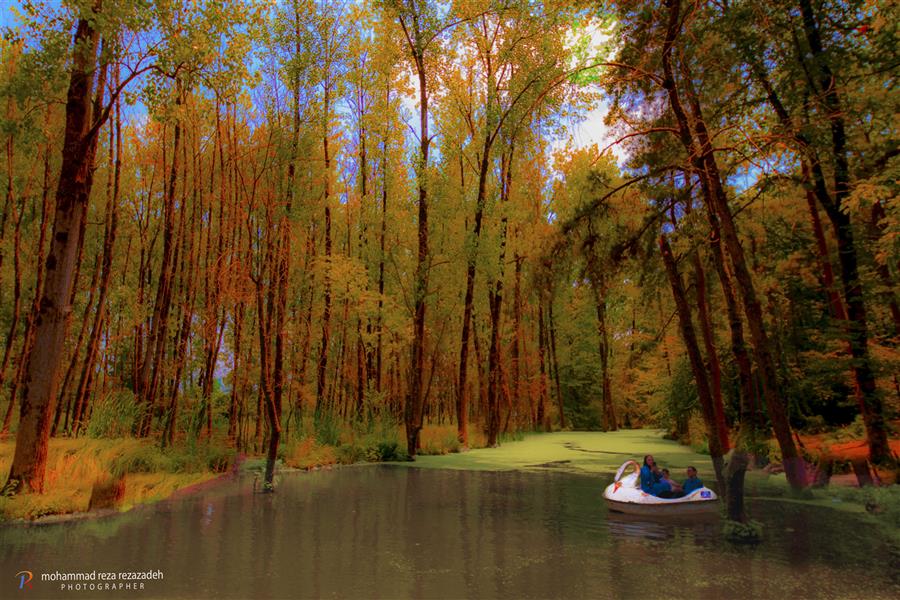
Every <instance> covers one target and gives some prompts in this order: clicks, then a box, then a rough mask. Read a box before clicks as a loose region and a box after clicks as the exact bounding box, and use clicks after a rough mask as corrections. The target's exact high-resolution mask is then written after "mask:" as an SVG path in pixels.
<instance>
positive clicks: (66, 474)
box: [0, 438, 215, 520]
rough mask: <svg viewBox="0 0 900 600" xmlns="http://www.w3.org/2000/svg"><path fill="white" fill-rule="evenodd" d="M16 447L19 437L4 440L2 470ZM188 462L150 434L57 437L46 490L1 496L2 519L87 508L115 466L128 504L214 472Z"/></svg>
mask: <svg viewBox="0 0 900 600" xmlns="http://www.w3.org/2000/svg"><path fill="white" fill-rule="evenodd" d="M14 449H15V442H14V440H11V439H10V440H4V441H2V442H0V473H4V474H5V473H8V472H9V468H10V465H11V464H12V457H13V452H14ZM186 464H187V463H185V462H184V461H181V462H179V461H176V460H173V459H172V457H171V456H170V455H168V454H165V453H163V451H161V450H159V449H158V448H156V447H155V446H154V445H153V442H152V441H149V440H135V439H116V440H107V439H101V440H96V439H89V438H80V439H52V440H50V448H49V452H48V456H47V472H46V478H45V480H44V481H45V482H44V493H43V494H20V495H17V496H13V497H10V498H0V520H5V519H17V518H20V519H36V518H38V517H42V516H45V515H51V514H69V513H75V512H83V511H86V510H87V509H88V502H89V501H90V497H91V488H92V487H93V485H94V484H95V483H97V482H103V481H107V480H109V479H110V477H111V476H112V474H113V473H114V472H118V473H121V474H124V476H125V497H124V499H123V500H122V503H121V505H120V508H121V509H123V510H125V509H128V508H130V507H132V506H134V505H135V504H140V503H142V502H149V501H155V500H160V499H162V498H165V497H167V496H169V495H170V494H171V493H172V492H174V491H175V490H177V489H180V488H183V487H186V486H189V485H193V484H195V483H199V482H202V481H206V480H208V479H210V478H212V477H214V476H215V473H213V472H211V471H209V470H208V469H205V468H182V467H184V466H185V465H186ZM172 471H180V472H172Z"/></svg>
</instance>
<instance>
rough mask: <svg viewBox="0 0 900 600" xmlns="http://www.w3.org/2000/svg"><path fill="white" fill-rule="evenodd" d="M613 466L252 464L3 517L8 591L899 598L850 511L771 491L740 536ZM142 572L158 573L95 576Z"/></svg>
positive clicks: (894, 556) (897, 578)
mask: <svg viewBox="0 0 900 600" xmlns="http://www.w3.org/2000/svg"><path fill="white" fill-rule="evenodd" d="M610 478H611V477H610ZM606 483H607V481H604V480H601V478H598V477H588V476H579V475H571V474H563V473H553V472H541V473H533V472H531V473H529V472H501V473H491V472H473V471H444V470H419V469H414V468H404V467H396V466H394V467H392V466H366V467H354V468H344V469H337V470H334V471H319V472H314V473H296V474H294V473H291V474H285V475H283V476H282V477H281V482H280V485H279V488H278V492H277V493H276V494H257V493H254V492H253V479H252V477H249V476H243V477H241V478H239V479H236V480H234V481H231V482H226V483H224V484H222V485H217V486H214V487H213V488H211V489H207V490H204V491H201V492H198V493H196V494H193V495H190V496H187V497H183V498H179V499H173V500H169V501H165V502H160V503H158V504H155V505H151V506H146V507H142V508H139V509H137V510H133V511H131V512H128V513H125V514H122V515H117V516H112V517H107V518H101V519H93V520H88V521H78V522H69V523H62V524H54V525H40V526H30V527H23V526H6V527H2V528H0V568H2V571H0V573H2V579H0V582H2V583H0V589H2V593H0V597H3V598H13V597H19V596H18V595H16V594H17V593H18V590H16V588H17V587H18V586H19V583H20V581H21V576H19V577H16V576H15V574H16V573H18V572H20V571H23V570H28V571H31V572H32V573H33V576H34V579H33V580H32V582H31V583H32V586H33V587H32V589H31V590H27V591H26V593H27V595H26V594H25V593H23V595H22V596H21V597H22V598H25V597H28V598H45V597H53V598H79V597H80V598H94V597H99V598H120V597H129V598H130V597H144V598H150V597H153V598H156V597H167V598H322V597H338V598H639V599H645V598H898V597H900V569H898V562H897V561H898V552H897V549H896V548H894V547H892V546H889V545H888V544H887V543H886V542H884V541H882V538H881V536H880V535H879V534H878V532H877V531H876V530H874V529H873V528H869V527H865V526H861V525H860V524H859V523H857V522H854V521H852V518H851V517H848V516H846V515H842V514H840V513H837V512H834V511H830V510H827V509H812V508H809V507H805V506H801V505H795V504H786V503H773V502H760V503H757V504H755V505H753V507H752V510H753V514H754V516H755V517H756V518H757V519H758V520H761V521H763V522H765V523H766V534H767V537H766V539H765V541H764V542H763V543H761V544H759V545H757V546H753V547H734V546H731V545H729V544H727V543H725V542H723V541H722V539H721V536H720V533H719V530H720V524H719V522H718V519H717V518H716V517H712V519H711V520H702V521H696V522H680V523H671V522H665V521H659V522H652V521H647V520H641V519H639V518H638V519H636V518H626V517H624V516H616V515H615V514H614V513H613V514H610V513H608V512H607V510H606V508H605V506H604V505H603V503H602V499H601V496H600V494H601V492H602V490H603V487H604V486H605V484H606ZM57 571H58V572H59V573H61V574H65V573H73V572H86V573H88V574H91V573H94V575H95V577H96V578H95V579H94V581H93V582H88V583H81V584H80V585H81V586H83V587H82V590H81V591H78V589H77V588H76V587H74V584H73V588H72V589H71V590H69V589H67V588H64V589H61V587H64V584H62V583H60V582H55V583H51V582H47V581H42V580H41V578H42V574H54V573H55V572H57ZM147 571H161V574H162V577H163V579H162V580H158V579H157V580H144V588H143V590H141V589H139V588H138V589H137V590H135V589H134V588H132V589H128V588H124V587H122V588H121V589H115V587H113V589H110V590H105V589H102V587H103V585H104V584H103V583H101V582H100V581H99V576H100V575H99V574H100V573H104V572H106V573H114V574H115V577H116V580H114V583H113V586H116V585H120V586H121V585H122V580H121V576H120V575H119V573H123V572H125V573H127V572H147ZM14 580H15V583H14ZM116 581H118V582H116ZM129 583H130V582H129ZM91 584H93V585H95V586H98V585H99V586H100V587H101V589H100V590H99V591H98V590H97V588H94V590H93V591H91V589H90V588H89V587H88V588H87V589H85V586H89V585H91ZM66 585H67V584H66ZM106 585H108V582H107V583H106ZM132 585H136V584H132Z"/></svg>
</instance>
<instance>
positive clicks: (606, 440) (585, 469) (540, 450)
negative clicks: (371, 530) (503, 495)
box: [413, 429, 712, 478]
mask: <svg viewBox="0 0 900 600" xmlns="http://www.w3.org/2000/svg"><path fill="white" fill-rule="evenodd" d="M662 436H663V432H662V431H660V430H655V429H629V430H621V431H614V432H608V433H606V432H597V431H561V432H557V433H535V434H528V435H525V436H524V438H523V439H521V440H519V441H508V442H504V443H501V445H500V446H498V447H496V448H478V449H474V450H469V451H468V452H462V453H459V454H449V455H446V456H418V457H417V458H416V461H415V463H413V464H414V465H415V466H417V467H424V468H440V469H471V470H481V471H508V470H517V469H557V470H558V469H563V470H568V471H572V472H581V473H611V472H614V471H615V470H616V469H618V468H619V466H621V464H622V463H623V462H625V461H626V460H629V459H633V460H637V461H638V462H640V461H641V460H642V459H643V457H644V455H645V454H652V455H653V456H654V458H655V459H656V462H658V463H659V464H660V465H663V466H665V467H667V468H668V469H670V470H671V471H672V476H673V477H676V478H677V477H680V476H681V474H682V472H683V471H684V469H686V468H687V467H688V466H695V467H697V469H698V470H699V471H700V474H701V477H703V476H706V477H710V478H711V477H712V461H711V460H710V458H709V456H705V455H703V454H699V453H697V452H695V451H694V450H692V449H691V448H690V447H688V446H682V445H680V444H678V443H677V442H672V441H669V440H665V439H663V437H662Z"/></svg>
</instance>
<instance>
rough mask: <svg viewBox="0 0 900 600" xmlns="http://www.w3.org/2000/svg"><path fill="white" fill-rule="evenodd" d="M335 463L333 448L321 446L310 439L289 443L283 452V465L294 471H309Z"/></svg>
mask: <svg viewBox="0 0 900 600" xmlns="http://www.w3.org/2000/svg"><path fill="white" fill-rule="evenodd" d="M336 462H337V457H336V456H335V453H334V448H332V447H331V446H321V445H319V444H317V443H316V440H315V439H313V438H311V437H310V438H306V439H305V440H300V441H298V442H293V443H291V444H290V445H289V446H288V447H287V448H285V451H284V464H286V465H287V466H289V467H293V468H295V469H311V468H312V467H319V466H323V465H333V464H335V463H336Z"/></svg>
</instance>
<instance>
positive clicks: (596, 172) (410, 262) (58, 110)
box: [0, 0, 900, 520]
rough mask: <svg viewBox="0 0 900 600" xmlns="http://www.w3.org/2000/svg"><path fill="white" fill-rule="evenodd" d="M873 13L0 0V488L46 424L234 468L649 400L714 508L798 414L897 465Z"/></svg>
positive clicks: (802, 427) (851, 3) (894, 213)
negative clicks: (0, 149)
mask: <svg viewBox="0 0 900 600" xmlns="http://www.w3.org/2000/svg"><path fill="white" fill-rule="evenodd" d="M898 23H900V5H898V4H897V3H896V2H894V1H892V0H847V1H841V2H826V1H819V0H797V1H796V2H794V1H791V2H785V1H782V0H772V1H770V2H752V1H747V0H709V1H700V0H661V1H659V2H640V1H630V0H621V1H616V2H607V1H605V0H597V1H581V0H558V1H557V0H552V1H539V0H459V1H454V2H438V1H436V0H371V1H370V0H358V1H353V0H285V1H283V2H264V1H262V0H259V1H249V0H247V1H244V0H206V1H204V0H191V1H187V0H66V1H64V2H62V3H58V2H41V1H33V2H22V5H21V6H20V7H19V8H17V9H16V11H15V22H14V23H13V24H9V25H8V26H7V27H6V28H5V30H4V35H3V38H2V45H0V63H2V69H0V122H2V128H0V129H2V131H0V138H2V142H3V146H4V153H3V157H2V159H0V182H2V184H3V188H4V191H3V194H2V195H3V198H2V201H0V209H2V210H0V240H2V241H0V418H2V425H0V428H2V435H3V436H4V437H5V438H8V439H9V440H10V443H12V441H13V440H14V442H15V450H14V455H13V456H12V458H11V460H10V461H9V463H6V464H8V465H9V467H8V469H9V470H8V472H4V473H3V476H4V479H3V480H2V481H0V483H2V484H4V487H3V495H4V496H13V495H18V494H40V493H42V492H43V491H44V487H45V480H46V478H45V473H46V471H47V462H48V448H49V447H50V445H51V444H52V440H55V439H59V438H67V439H68V438H85V437H86V438H97V439H106V438H129V439H131V438H137V439H144V440H150V441H152V442H153V443H154V444H155V445H156V446H157V447H159V448H161V449H166V448H174V447H184V446H185V445H190V447H191V448H194V449H196V448H204V447H205V448H207V450H206V452H211V450H209V448H217V449H219V450H220V451H221V452H222V453H223V455H224V453H242V454H247V455H253V456H262V455H265V456H266V457H267V459H268V460H267V466H266V473H265V482H266V485H268V486H271V484H272V479H273V472H274V469H275V465H276V459H279V458H284V455H285V453H286V452H289V450H287V449H290V448H295V447H297V445H298V444H300V445H302V444H303V443H306V442H307V441H308V443H306V447H307V448H308V447H310V444H312V445H317V446H322V447H324V446H325V445H329V444H330V445H332V446H336V445H340V444H341V440H344V441H346V439H347V436H348V435H350V436H352V435H354V432H356V433H358V434H360V435H361V434H362V433H365V432H369V433H371V432H372V431H375V430H376V429H377V430H379V431H381V430H390V431H393V432H394V434H395V438H394V440H395V441H394V442H393V443H388V441H384V442H383V443H381V444H380V445H377V446H373V448H372V449H371V452H367V453H364V454H365V455H364V456H359V457H357V458H358V459H363V460H364V459H369V460H379V459H383V460H388V459H397V458H409V459H415V457H416V455H417V454H419V453H422V452H426V451H429V448H430V447H431V445H432V442H433V440H432V441H428V440H425V439H424V438H425V437H426V436H428V435H431V436H432V437H434V436H435V435H437V436H438V437H441V436H443V437H442V438H441V442H440V444H443V450H447V449H449V450H451V451H462V450H466V449H468V448H474V447H493V446H496V445H498V444H500V443H502V442H504V441H505V440H509V439H513V438H514V437H515V436H517V435H522V434H523V433H524V432H538V431H551V430H561V429H562V430H565V429H575V430H602V431H613V430H616V429H619V428H626V429H629V428H660V429H664V430H666V431H668V432H669V435H670V436H672V437H673V438H676V439H682V440H684V441H685V443H692V444H694V445H695V446H696V447H702V449H703V452H705V453H706V452H708V454H709V455H710V456H711V457H712V461H713V464H714V466H715V469H716V474H715V479H716V480H717V481H718V483H719V489H722V490H724V489H729V490H732V491H735V493H734V494H730V495H729V502H731V500H732V498H733V497H734V498H739V496H740V494H739V493H738V492H739V491H740V490H741V489H742V488H741V485H742V484H741V481H742V478H743V473H744V470H745V469H746V468H747V465H748V464H749V463H750V461H751V457H752V456H755V455H759V454H761V453H762V454H766V455H769V456H771V457H772V458H773V460H776V461H777V462H781V463H782V464H783V467H784V470H785V474H786V477H787V481H788V483H789V484H790V486H791V487H792V488H794V489H795V490H800V489H803V488H805V487H806V486H808V485H809V484H810V483H811V482H812V481H813V479H814V473H813V471H814V468H815V464H814V457H810V456H809V455H808V453H807V452H806V451H805V450H804V448H803V445H802V442H801V441H800V438H799V436H798V433H801V432H802V433H811V434H817V433H823V432H833V431H837V430H852V431H856V432H857V436H858V438H859V439H861V440H864V442H865V445H866V458H867V460H866V461H864V463H865V464H864V466H865V469H866V470H867V471H868V470H869V469H872V470H873V475H874V474H875V472H877V469H887V470H888V471H891V470H893V471H896V464H897V463H896V461H897V457H896V455H895V453H894V451H892V448H891V444H890V440H891V439H896V438H897V433H896V431H897V427H898V412H900V381H898V376H900V375H898V374H900V349H898V344H900V304H898V303H900V299H898V295H900V286H898V278H900V202H898V201H897V194H898V184H897V175H898V172H900V160H898V154H900V145H898V142H900V134H898V131H897V128H898V120H897V115H898V114H900V94H898V93H897V83H898V82H897V76H898V74H900V60H898V53H897V28H898ZM435 432H438V433H437V434H435ZM425 442H428V443H425ZM440 444H439V445H440ZM426 446H428V448H426ZM432 449H433V448H432ZM198 451H199V450H198ZM438 451H442V450H441V449H439V450H438ZM229 455H230V454H229ZM726 456H727V457H729V458H728V460H727V464H726ZM883 472H886V471H883ZM742 510H743V508H742V507H741V506H740V505H739V503H738V504H737V505H735V506H732V505H731V504H729V514H730V515H731V516H732V518H735V520H741V511H742Z"/></svg>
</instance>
